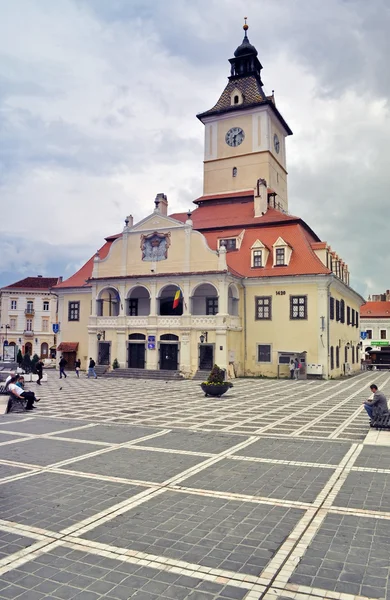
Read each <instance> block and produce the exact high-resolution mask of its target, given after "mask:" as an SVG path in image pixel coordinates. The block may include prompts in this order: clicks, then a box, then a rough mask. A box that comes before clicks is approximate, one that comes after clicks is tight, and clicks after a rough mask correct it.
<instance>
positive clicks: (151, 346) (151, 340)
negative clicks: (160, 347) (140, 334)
mask: <svg viewBox="0 0 390 600" xmlns="http://www.w3.org/2000/svg"><path fill="white" fill-rule="evenodd" d="M155 349H156V336H155V335H148V350H155Z"/></svg>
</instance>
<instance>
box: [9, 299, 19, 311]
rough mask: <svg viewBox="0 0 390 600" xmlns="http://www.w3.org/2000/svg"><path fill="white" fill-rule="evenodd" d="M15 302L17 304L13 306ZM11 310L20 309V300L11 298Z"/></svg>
mask: <svg viewBox="0 0 390 600" xmlns="http://www.w3.org/2000/svg"><path fill="white" fill-rule="evenodd" d="M13 304H15V306H12V305H13ZM10 310H18V301H17V300H11V308H10Z"/></svg>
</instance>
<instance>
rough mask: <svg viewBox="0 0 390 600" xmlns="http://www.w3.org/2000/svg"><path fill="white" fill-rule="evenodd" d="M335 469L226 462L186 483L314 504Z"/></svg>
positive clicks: (192, 485)
mask: <svg viewBox="0 0 390 600" xmlns="http://www.w3.org/2000/svg"><path fill="white" fill-rule="evenodd" d="M332 473H333V470H332V469H322V468H318V467H296V466H290V465H279V464H276V465H275V464H272V463H259V462H250V461H244V460H230V459H225V460H222V461H220V462H218V463H217V464H215V465H212V466H211V467H208V468H207V469H205V470H203V471H201V472H200V473H199V474H197V475H193V476H192V477H189V478H188V479H185V480H184V481H183V483H182V485H185V486H186V487H194V488H201V489H205V490H216V491H219V492H232V493H235V494H247V495H249V496H263V497H266V498H280V499H281V500H292V501H296V502H298V501H300V502H314V500H315V499H316V498H317V496H318V494H319V493H320V491H321V490H322V488H323V487H324V485H325V484H326V482H327V481H328V480H329V478H330V477H331V475H332Z"/></svg>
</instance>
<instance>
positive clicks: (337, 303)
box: [336, 298, 341, 322]
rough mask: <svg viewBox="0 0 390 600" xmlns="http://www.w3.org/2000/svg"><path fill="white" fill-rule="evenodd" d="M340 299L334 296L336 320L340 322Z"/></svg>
mask: <svg viewBox="0 0 390 600" xmlns="http://www.w3.org/2000/svg"><path fill="white" fill-rule="evenodd" d="M340 314H341V312H340V300H337V298H336V321H337V322H340Z"/></svg>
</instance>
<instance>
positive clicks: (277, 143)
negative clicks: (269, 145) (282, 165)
mask: <svg viewBox="0 0 390 600" xmlns="http://www.w3.org/2000/svg"><path fill="white" fill-rule="evenodd" d="M274 148H275V152H276V154H279V150H280V142H279V138H278V136H277V135H276V133H275V135H274Z"/></svg>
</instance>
